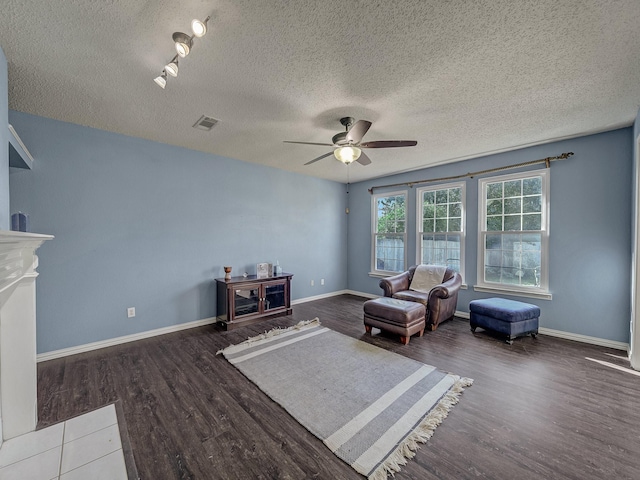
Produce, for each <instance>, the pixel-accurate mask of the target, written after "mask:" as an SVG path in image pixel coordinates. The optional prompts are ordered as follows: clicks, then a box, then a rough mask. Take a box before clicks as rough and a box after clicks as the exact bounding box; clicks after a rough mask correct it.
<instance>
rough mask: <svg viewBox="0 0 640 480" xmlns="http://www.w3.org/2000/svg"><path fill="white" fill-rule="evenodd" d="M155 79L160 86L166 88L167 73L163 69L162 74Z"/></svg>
mask: <svg viewBox="0 0 640 480" xmlns="http://www.w3.org/2000/svg"><path fill="white" fill-rule="evenodd" d="M153 81H154V82H156V83H157V84H158V86H159V87H160V88H162V89H163V90H164V87H166V86H167V73H166V72H164V71H163V72H162V75H158V76H157V77H156V78H154V79H153Z"/></svg>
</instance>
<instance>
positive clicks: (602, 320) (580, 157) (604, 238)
mask: <svg viewBox="0 0 640 480" xmlns="http://www.w3.org/2000/svg"><path fill="white" fill-rule="evenodd" d="M636 128H637V127H636ZM632 132H633V131H632V128H625V129H620V130H615V131H612V132H606V133H601V134H597V135H590V136H585V137H581V138H576V139H572V140H565V141H561V142H555V143H550V144H546V145H540V146H535V147H530V148H526V149H522V150H517V151H513V152H508V153H503V154H498V155H491V156H486V157H482V158H477V159H473V160H468V161H464V162H459V163H454V164H449V165H443V166H440V167H434V168H429V169H424V170H419V171H415V172H411V173H406V174H400V175H394V176H390V177H386V178H381V179H377V180H375V181H367V182H362V183H358V184H354V185H352V186H351V190H350V193H349V208H350V212H351V213H350V214H349V247H348V259H349V288H350V289H352V290H355V291H360V292H365V293H371V294H380V293H381V290H380V288H379V286H378V281H379V280H378V279H377V278H373V277H370V276H369V275H368V272H369V271H370V269H371V233H370V232H371V195H370V194H369V192H368V191H367V189H368V188H369V187H371V186H373V185H384V184H390V183H398V182H407V181H416V180H422V179H428V178H439V177H446V176H450V175H460V174H465V173H467V172H473V171H480V170H484V169H488V168H494V167H502V166H507V165H511V164H515V163H521V162H525V161H529V160H536V159H540V158H546V157H550V156H555V155H558V154H560V153H563V152H574V153H575V155H574V156H573V157H571V158H570V159H568V160H564V161H558V162H554V163H552V165H551V177H550V184H551V185H550V186H551V196H550V199H551V210H550V238H549V243H550V245H549V248H550V265H549V271H550V278H549V282H550V290H551V292H552V293H553V299H552V300H550V301H547V300H537V299H531V298H523V297H509V298H513V299H516V300H517V299H520V300H522V301H525V302H528V303H534V304H536V305H539V306H540V308H541V309H542V314H541V318H540V326H541V327H546V328H551V329H555V330H561V331H565V332H571V333H577V334H582V335H588V336H592V337H598V338H603V339H609V340H614V341H620V342H628V341H629V318H630V285H629V281H630V275H631V266H630V264H631V253H630V252H631V221H630V220H631V215H632V163H633V162H632V147H631V138H632ZM537 168H540V166H536V167H533V169H537ZM530 169H531V168H530ZM508 173H510V172H508ZM492 175H495V174H492ZM487 176H491V175H487ZM466 185H467V187H466V188H467V239H466V242H467V243H466V248H465V253H466V278H465V281H466V283H467V284H468V285H469V288H468V289H467V290H462V291H461V292H460V295H459V299H458V310H459V311H464V312H468V311H469V310H468V305H469V301H471V300H473V299H476V298H487V297H489V296H492V295H489V294H484V293H476V292H474V291H473V285H474V284H475V282H476V272H477V237H478V211H477V203H478V181H477V178H474V179H467V180H466ZM398 188H402V187H395V188H393V190H397V189H398ZM407 190H408V193H409V196H408V207H409V208H408V218H409V219H411V221H410V222H409V225H410V227H409V230H408V246H407V248H408V250H407V252H408V262H409V264H412V263H415V260H416V233H415V220H414V219H415V215H416V199H415V189H407ZM382 191H384V190H382Z"/></svg>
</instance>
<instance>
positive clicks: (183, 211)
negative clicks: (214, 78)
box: [9, 111, 347, 353]
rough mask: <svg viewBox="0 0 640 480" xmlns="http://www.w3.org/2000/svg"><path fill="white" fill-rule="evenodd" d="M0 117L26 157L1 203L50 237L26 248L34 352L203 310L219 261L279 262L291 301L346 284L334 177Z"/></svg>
mask: <svg viewBox="0 0 640 480" xmlns="http://www.w3.org/2000/svg"><path fill="white" fill-rule="evenodd" d="M9 114H10V119H11V123H12V124H13V125H14V126H15V128H16V130H18V131H19V132H20V136H21V138H22V139H23V140H24V142H25V143H26V144H27V145H29V149H30V151H31V152H32V154H33V155H34V157H35V158H36V162H35V165H34V169H33V170H31V171H27V170H25V171H20V172H16V173H13V174H12V175H11V206H12V208H13V209H14V210H21V211H24V212H27V213H29V215H30V222H31V230H32V231H33V232H37V233H46V234H53V235H55V239H54V240H52V241H50V242H46V243H45V244H44V245H43V246H42V247H41V248H40V249H39V250H38V255H39V258H40V267H39V269H38V271H39V272H40V276H39V278H38V286H37V288H38V295H37V309H38V320H37V321H38V324H37V335H38V352H39V353H43V352H49V351H53V350H58V349H62V348H66V347H72V346H76V345H83V344H86V343H90V342H96V341H100V340H105V339H110V338H114V337H119V336H123V335H128V334H133V333H138V332H143V331H147V330H153V329H156V328H161V327H166V326H170V325H175V324H180V323H185V322H190V321H195V320H200V319H204V318H209V317H213V316H215V314H216V311H215V308H216V307H215V304H216V293H215V282H213V281H212V280H213V279H214V278H217V277H222V276H224V271H223V269H222V267H223V265H231V266H232V267H233V274H234V275H239V274H241V273H242V272H244V271H245V270H246V271H248V272H249V273H255V264H256V263H258V262H275V261H276V260H279V261H280V264H281V265H282V267H283V268H284V270H285V271H288V272H292V273H294V274H295V276H294V278H293V283H292V299H294V300H295V299H300V298H304V297H309V296H315V295H320V294H323V293H328V292H333V291H338V290H343V289H345V288H346V287H347V277H346V269H345V268H344V265H345V264H346V248H345V245H346V240H347V237H346V225H347V219H346V215H345V213H344V209H345V207H346V192H345V186H344V185H342V184H339V183H336V182H330V181H326V180H320V179H316V178H312V177H307V176H303V175H297V174H293V173H290V172H285V171H283V170H278V169H273V168H268V167H264V166H259V165H254V164H250V163H245V162H240V161H237V160H231V159H228V158H223V157H217V156H212V155H209V154H205V153H201V152H196V151H191V150H187V149H184V148H178V147H172V146H168V145H163V144H160V143H155V142H150V141H146V140H142V139H137V138H132V137H127V136H123V135H117V134H113V133H108V132H104V131H100V130H95V129H91V128H87V127H81V126H78V125H73V124H69V123H63V122H59V121H55V120H50V119H45V118H42V117H37V116H32V115H27V114H23V113H19V112H14V111H11V112H9ZM320 278H324V279H325V285H324V286H320V282H319V279H320ZM311 279H315V286H314V287H311V286H310V283H311V282H310V280H311ZM127 307H136V317H135V318H133V319H128V318H127V316H126V309H127Z"/></svg>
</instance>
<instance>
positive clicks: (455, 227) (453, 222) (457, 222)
mask: <svg viewBox="0 0 640 480" xmlns="http://www.w3.org/2000/svg"><path fill="white" fill-rule="evenodd" d="M449 231H450V232H461V231H462V219H460V218H452V219H450V220H449Z"/></svg>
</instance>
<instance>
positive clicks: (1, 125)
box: [0, 48, 11, 230]
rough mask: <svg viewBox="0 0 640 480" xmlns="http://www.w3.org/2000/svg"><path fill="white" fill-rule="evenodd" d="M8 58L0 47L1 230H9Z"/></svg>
mask: <svg viewBox="0 0 640 480" xmlns="http://www.w3.org/2000/svg"><path fill="white" fill-rule="evenodd" d="M8 84H9V80H8V75H7V59H6V58H5V56H4V52H3V51H2V49H1V48H0V145H3V147H2V148H0V230H9V228H10V225H11V222H10V220H9V219H10V218H11V212H10V210H9V131H8V128H9V127H8V124H9V120H8V114H9V96H8V93H9V92H8V88H9V87H8Z"/></svg>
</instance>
